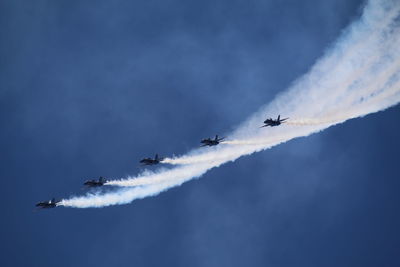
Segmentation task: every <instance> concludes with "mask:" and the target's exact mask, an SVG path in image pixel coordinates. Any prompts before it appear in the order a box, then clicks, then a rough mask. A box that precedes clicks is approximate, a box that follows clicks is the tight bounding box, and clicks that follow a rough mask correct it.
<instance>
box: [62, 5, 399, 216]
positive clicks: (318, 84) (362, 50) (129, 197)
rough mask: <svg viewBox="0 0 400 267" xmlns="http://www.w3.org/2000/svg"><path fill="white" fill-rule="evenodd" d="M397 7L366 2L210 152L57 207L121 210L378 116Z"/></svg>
mask: <svg viewBox="0 0 400 267" xmlns="http://www.w3.org/2000/svg"><path fill="white" fill-rule="evenodd" d="M399 12H400V2H398V1H393V0H371V1H369V2H368V3H367V5H366V6H365V7H364V10H363V14H362V16H361V18H360V19H359V20H358V21H356V22H354V23H353V24H351V25H350V26H349V27H348V29H347V30H346V31H344V33H343V34H342V36H341V37H340V38H339V40H338V41H337V42H336V44H335V45H334V46H332V47H331V48H330V49H329V50H328V51H327V52H326V53H325V55H324V56H323V57H322V58H321V59H320V60H319V61H318V62H317V63H316V64H315V65H314V66H313V67H312V68H311V70H310V71H309V72H308V73H307V74H306V75H304V76H303V77H301V78H300V79H298V80H297V81H295V82H294V83H293V85H292V86H291V88H289V90H288V91H286V92H285V93H283V94H280V95H278V96H277V97H276V99H275V100H274V101H272V102H271V103H270V104H268V105H267V106H265V107H262V108H261V109H260V110H259V111H258V112H256V113H255V114H254V115H253V116H251V117H250V118H249V119H248V120H246V121H245V122H243V123H242V124H241V125H240V126H239V127H238V128H237V130H235V131H234V132H233V133H232V134H230V135H228V137H229V138H227V140H226V141H224V142H223V143H221V144H220V145H218V146H216V147H210V148H206V149H195V150H193V151H191V152H189V153H188V154H186V155H183V156H180V157H175V158H166V159H165V160H164V161H163V162H164V163H168V164H174V165H178V166H176V167H174V168H172V169H165V168H162V169H159V170H158V171H155V172H150V171H146V172H144V173H142V174H140V175H138V176H136V177H128V178H126V179H121V180H113V181H108V182H107V183H106V184H107V185H113V186H119V187H121V188H119V189H117V190H116V191H113V192H109V193H95V194H87V195H85V196H79V197H71V198H69V199H63V200H61V202H59V203H58V205H60V206H66V207H76V208H88V207H105V206H110V205H118V204H126V203H130V202H132V201H133V200H135V199H140V198H144V197H148V196H154V195H157V194H159V193H160V192H162V191H165V190H167V189H169V188H171V187H175V186H179V185H181V184H182V183H184V182H186V181H189V180H191V179H194V178H197V177H200V176H201V175H203V174H204V173H206V172H207V171H208V170H210V169H212V168H216V167H218V166H220V165H221V164H224V163H226V162H229V161H234V160H236V159H238V158H239V157H241V156H244V155H249V154H252V153H255V152H258V151H262V150H265V149H268V148H271V147H273V146H276V145H278V144H281V143H284V142H287V141H289V140H291V139H294V138H298V137H304V136H308V135H310V134H313V133H316V132H319V131H322V130H324V129H326V128H328V127H330V126H333V125H336V124H339V123H343V122H345V121H346V120H349V119H353V118H358V117H362V116H365V115H367V114H371V113H374V112H378V111H382V110H384V109H387V108H389V107H391V106H393V105H396V104H397V103H399V102H400V34H399V33H400V25H399V23H400V17H399V14H400V13H399ZM278 112H279V114H282V115H284V116H285V117H286V116H287V117H289V118H290V119H289V120H288V121H287V123H284V124H282V125H281V126H278V127H273V128H272V127H271V128H262V129H260V128H259V127H260V126H261V125H260V124H261V123H262V121H263V120H265V117H267V116H270V115H274V116H277V115H278Z"/></svg>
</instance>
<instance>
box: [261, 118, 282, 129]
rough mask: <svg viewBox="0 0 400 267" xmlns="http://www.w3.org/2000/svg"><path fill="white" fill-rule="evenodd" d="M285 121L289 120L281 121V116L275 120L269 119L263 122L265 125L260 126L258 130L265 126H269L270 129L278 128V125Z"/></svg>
mask: <svg viewBox="0 0 400 267" xmlns="http://www.w3.org/2000/svg"><path fill="white" fill-rule="evenodd" d="M287 119H289V118H284V119H281V115H279V116H278V118H277V119H276V120H274V119H272V118H269V119H266V120H265V121H264V123H265V125H263V126H261V127H260V128H262V127H267V126H271V127H274V126H278V125H281V123H284V122H285V121H286V120H287Z"/></svg>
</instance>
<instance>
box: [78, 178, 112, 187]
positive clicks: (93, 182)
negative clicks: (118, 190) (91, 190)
mask: <svg viewBox="0 0 400 267" xmlns="http://www.w3.org/2000/svg"><path fill="white" fill-rule="evenodd" d="M106 182H107V180H106V178H104V177H102V176H100V178H99V180H94V179H93V180H88V181H86V182H85V183H84V184H83V185H86V186H88V187H98V186H103V185H104V184H105V183H106Z"/></svg>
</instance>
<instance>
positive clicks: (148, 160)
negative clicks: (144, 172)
mask: <svg viewBox="0 0 400 267" xmlns="http://www.w3.org/2000/svg"><path fill="white" fill-rule="evenodd" d="M162 160H163V159H162V158H159V157H158V154H156V156H155V157H154V159H152V158H144V159H142V160H141V161H140V163H142V165H155V164H158V163H160V162H161V161H162Z"/></svg>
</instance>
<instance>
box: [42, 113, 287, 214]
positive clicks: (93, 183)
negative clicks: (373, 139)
mask: <svg viewBox="0 0 400 267" xmlns="http://www.w3.org/2000/svg"><path fill="white" fill-rule="evenodd" d="M287 119H289V118H284V119H281V115H279V116H278V118H277V119H275V120H274V119H272V118H269V119H266V120H265V121H264V125H263V126H261V127H260V128H262V127H267V126H271V127H275V126H279V125H281V124H282V123H284V122H285V121H286V120H287ZM224 139H225V137H222V138H219V137H218V135H216V136H215V138H214V139H213V138H207V139H203V140H201V141H200V143H201V144H202V145H201V147H204V146H216V145H219V144H220V143H221V142H222V141H223V140H224ZM162 161H163V158H160V157H159V156H158V154H156V155H155V157H154V159H152V158H144V159H142V160H140V163H141V164H142V166H150V165H156V164H159V163H160V162H162ZM106 183H107V179H106V178H104V177H102V176H100V178H99V179H98V180H95V179H93V180H87V181H86V182H84V183H83V185H85V186H87V187H100V186H103V185H105V184H106ZM59 202H60V201H56V200H55V199H54V198H53V199H51V200H48V201H43V202H39V203H37V204H36V207H38V208H41V209H49V208H55V207H57V204H58V203H59Z"/></svg>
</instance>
